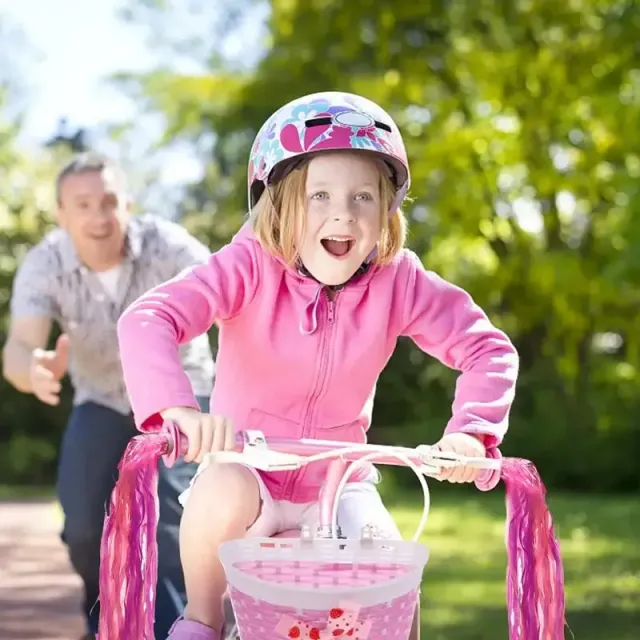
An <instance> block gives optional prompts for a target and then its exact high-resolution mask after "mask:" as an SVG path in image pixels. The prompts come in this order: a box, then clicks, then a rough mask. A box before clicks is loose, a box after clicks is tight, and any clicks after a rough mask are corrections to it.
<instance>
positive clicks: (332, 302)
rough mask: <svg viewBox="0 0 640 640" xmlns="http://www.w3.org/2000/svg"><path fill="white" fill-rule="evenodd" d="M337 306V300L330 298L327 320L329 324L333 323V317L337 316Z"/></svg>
mask: <svg viewBox="0 0 640 640" xmlns="http://www.w3.org/2000/svg"><path fill="white" fill-rule="evenodd" d="M335 306H336V303H335V300H329V313H328V316H327V320H328V321H329V324H333V319H334V317H335V314H334V309H335Z"/></svg>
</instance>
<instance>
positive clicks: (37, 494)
mask: <svg viewBox="0 0 640 640" xmlns="http://www.w3.org/2000/svg"><path fill="white" fill-rule="evenodd" d="M54 497H55V491H54V489H53V488H52V487H29V486H24V487H21V486H17V487H16V486H12V485H6V484H0V500H36V499H46V500H48V499H50V498H54Z"/></svg>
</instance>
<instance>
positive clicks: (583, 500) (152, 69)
mask: <svg viewBox="0 0 640 640" xmlns="http://www.w3.org/2000/svg"><path fill="white" fill-rule="evenodd" d="M331 89H341V90H346V91H353V92H356V93H361V94H364V95H366V96H367V97H369V98H371V99H373V100H375V101H377V102H379V103H380V104H381V105H383V106H384V107H385V108H386V109H387V110H389V111H390V113H391V114H392V115H393V117H394V118H395V119H396V121H397V122H398V124H399V126H400V128H401V129H402V131H403V134H404V136H405V141H406V143H407V146H408V150H409V154H410V160H411V162H412V173H413V180H412V194H411V195H412V197H413V201H412V202H411V203H410V204H409V205H408V206H407V209H406V213H407V215H408V216H409V218H410V221H411V223H410V246H411V248H412V249H414V250H415V251H416V252H418V254H419V255H420V256H421V257H422V260H423V262H424V264H425V265H426V266H427V267H428V268H431V269H433V270H435V271H437V272H439V273H440V274H441V275H442V276H444V277H445V278H448V279H450V280H451V281H453V282H455V283H457V284H460V285H461V286H463V287H465V288H466V289H467V290H469V291H470V292H471V293H472V294H473V296H474V297H475V299H476V301H477V302H478V303H479V304H480V305H481V306H483V307H484V308H485V309H486V310H487V312H488V313H489V314H490V316H491V317H492V319H493V320H494V321H495V322H496V323H497V324H498V325H499V326H500V327H501V328H503V329H504V330H505V331H506V332H507V333H508V334H509V335H510V336H511V338H512V339H513V341H514V342H515V344H516V345H517V347H518V350H519V352H520V355H521V376H520V382H519V388H518V394H517V400H516V403H515V405H514V409H513V414H512V419H511V428H510V432H509V434H508V437H507V440H506V442H505V445H504V448H503V451H504V453H505V454H507V455H517V456H520V457H525V458H529V459H531V460H533V461H534V462H535V464H536V466H537V467H538V469H539V471H540V473H541V475H542V477H543V479H544V481H545V483H546V485H547V487H548V490H549V502H550V504H551V507H552V510H553V513H554V517H555V520H556V526H557V530H558V533H559V535H560V537H561V542H562V549H563V554H564V558H565V564H566V582H567V591H568V624H569V627H570V630H571V631H572V632H573V634H574V635H575V637H576V638H577V639H585V640H587V639H588V640H627V639H628V640H631V639H632V638H638V637H640V540H639V538H640V498H639V490H640V464H639V458H640V427H639V426H638V418H639V417H640V0H565V1H564V2H557V0H476V1H475V2H473V1H471V0H428V1H427V0H424V1H423V2H416V1H415V0H358V2H355V1H354V2H346V1H343V2H340V1H338V0H271V2H265V1H262V0H217V1H216V2H211V1H208V2H206V1H204V0H202V1H199V0H93V2H89V1H86V0H85V1H83V0H58V1H57V2H52V1H50V0H21V1H20V2H17V1H16V0H0V318H1V322H0V334H2V335H0V340H2V341H3V342H4V338H5V331H6V317H7V309H8V300H9V294H10V287H11V282H12V278H13V275H14V273H15V269H16V266H17V265H18V264H19V262H20V260H21V257H22V256H23V255H24V253H25V251H26V250H27V248H29V247H30V246H32V245H33V244H35V243H36V242H37V241H38V240H39V238H40V237H41V236H42V234H43V232H44V231H45V230H46V229H47V228H48V227H49V226H50V225H51V224H52V217H51V214H52V204H53V177H54V176H55V173H56V171H57V169H58V168H59V167H60V163H61V162H63V160H65V159H66V158H67V157H68V156H69V155H70V154H71V153H73V152H74V151H78V150H82V149H96V150H99V151H104V152H106V153H109V154H110V155H112V156H113V157H114V158H116V159H117V160H119V161H120V162H121V163H122V164H123V165H124V167H125V168H126V170H127V171H128V173H129V177H130V180H131V183H132V184H133V185H134V188H135V196H136V201H137V206H138V209H139V210H140V211H149V212H153V213H156V214H157V215H160V216H167V217H170V218H173V219H179V220H180V221H181V223H182V224H184V225H185V226H186V227H188V228H189V229H190V230H192V231H194V232H195V233H196V234H197V235H198V236H199V237H200V238H201V239H203V240H204V241H205V242H207V244H208V245H209V246H210V247H211V248H212V250H215V249H216V248H218V247H220V246H221V245H222V244H224V243H225V242H227V241H228V240H229V239H230V237H231V235H232V234H233V233H234V232H235V231H236V230H237V229H238V228H239V226H240V224H241V222H242V220H243V217H244V215H245V213H246V189H245V184H246V182H245V181H246V162H247V158H248V151H249V147H250V144H251V142H252V139H253V137H254V135H255V134H256V132H257V129H258V128H259V126H260V125H261V124H262V122H263V121H264V120H265V119H266V118H267V117H268V115H270V113H271V112H272V111H273V110H275V109H276V108H277V107H279V106H280V105H282V104H283V103H284V102H286V101H288V100H289V99H293V98H295V97H298V96H300V95H302V94H306V93H309V92H313V91H320V90H331ZM211 340H212V344H213V345H214V346H215V343H216V336H215V334H214V332H212V335H211ZM455 377H456V374H455V372H452V371H449V370H447V369H446V368H444V367H443V366H442V365H440V364H439V363H437V362H434V361H433V360H431V359H429V358H428V357H426V356H425V355H423V354H422V353H421V352H419V351H418V350H417V349H416V348H414V347H413V345H412V344H410V343H401V344H400V345H399V347H398V349H397V352H396V354H395V355H394V357H393V359H392V361H391V363H390V365H389V366H388V368H387V370H386V371H385V373H384V375H383V376H382V379H381V381H380V384H379V386H378V393H377V398H376V407H375V416H374V417H375V427H374V428H373V431H372V438H373V439H374V440H375V441H378V442H393V443H402V444H417V443H421V442H432V441H435V440H436V439H437V438H438V437H439V435H440V434H441V431H442V429H443V427H444V424H445V423H446V421H447V419H448V416H449V413H450V406H451V400H452V392H453V384H454V381H455ZM0 385H1V386H0V485H1V488H0V492H1V494H2V497H3V498H4V499H5V502H4V503H3V504H2V506H0V638H2V639H3V640H19V639H20V638H25V639H26V638H49V637H51V638H69V637H71V636H70V633H71V632H69V631H64V629H63V630H62V631H61V632H60V633H61V635H51V634H53V633H57V632H58V631H57V630H59V629H62V627H63V626H64V624H66V622H65V623H63V622H60V621H62V620H63V618H61V617H56V616H60V615H62V613H61V612H64V611H66V612H67V613H68V612H69V611H70V613H69V615H71V616H75V614H76V609H77V606H76V603H75V601H74V597H76V596H74V593H75V592H74V589H75V588H76V585H75V583H73V581H71V582H69V581H68V580H66V578H64V576H63V574H64V562H63V563H62V565H60V566H62V569H55V570H54V569H51V567H49V565H46V562H50V561H51V558H52V557H54V555H55V554H56V553H58V551H57V545H58V542H57V539H56V537H55V536H56V535H57V529H58V528H59V526H58V524H57V515H56V511H55V503H54V502H52V489H51V484H52V480H53V478H54V474H55V468H56V460H57V451H58V445H59V438H60V434H61V432H62V428H63V426H64V424H65V421H66V417H67V413H68V408H69V404H68V401H69V397H68V395H67V397H66V399H65V403H63V404H62V406H60V407H57V408H55V409H51V408H49V407H45V406H44V405H41V404H40V403H39V402H37V401H36V400H35V399H34V398H32V397H29V396H25V395H21V394H20V393H18V392H16V391H15V390H14V389H13V388H12V387H10V385H9V384H7V383H6V382H5V381H1V382H0ZM384 477H385V482H384V489H383V490H384V492H385V495H386V498H387V500H388V501H389V503H390V504H391V505H392V506H393V509H394V512H395V514H396V516H397V517H398V519H399V521H400V522H401V524H402V527H403V530H405V531H406V532H407V533H408V534H410V533H411V530H412V528H413V527H415V526H416V525H417V520H418V516H419V513H418V507H419V504H420V497H419V494H418V493H416V492H415V491H414V490H415V486H417V485H415V480H413V479H412V478H411V476H410V475H409V474H405V473H403V472H395V473H392V472H390V471H387V472H385V475H384ZM414 485H415V486H414ZM433 493H434V496H433V503H434V505H433V511H432V516H431V520H430V523H429V525H428V527H427V531H426V533H425V537H424V541H425V542H426V544H428V545H429V546H430V547H431V552H432V558H431V560H430V564H429V566H428V567H427V570H426V572H425V586H424V589H425V603H424V612H423V626H424V633H425V637H426V638H429V639H430V640H449V639H451V640H459V639H462V638H468V639H476V638H477V639H486V640H489V639H491V640H496V639H500V638H506V637H507V632H506V618H505V611H504V601H505V599H504V598H505V596H504V584H503V583H504V567H505V551H504V546H503V526H504V524H503V523H504V504H503V496H504V492H503V489H502V488H499V489H497V490H496V491H494V492H493V493H492V494H488V495H485V494H478V493H477V492H474V491H473V490H472V489H469V488H462V487H454V486H441V485H439V486H434V487H433ZM35 498H37V500H35ZM28 500H34V502H33V504H34V505H36V504H37V505H40V506H41V507H42V505H45V507H46V511H40V512H38V513H40V514H41V517H40V516H38V517H36V516H33V517H27V518H26V519H23V520H20V523H19V525H18V524H17V522H18V521H17V520H16V518H17V517H18V516H17V515H16V514H17V513H18V512H17V511H15V508H16V505H17V504H18V503H19V501H22V502H25V501H28ZM43 508H44V507H43ZM20 513H23V512H20ZM34 513H35V512H34ZM42 514H46V516H45V515H42ZM52 514H53V515H52ZM47 518H48V519H47ZM36 520H37V524H39V525H41V529H39V530H38V532H35V533H34V531H35V530H34V529H33V526H34V523H35V521H36ZM43 523H45V524H46V523H48V524H46V526H45V524H43ZM30 527H31V528H30ZM47 527H48V528H47ZM12 532H13V533H12ZM16 532H18V533H16ZM12 536H13V537H12ZM30 536H31V537H30ZM16 537H18V538H20V539H18V540H16ZM27 540H31V543H29V544H31V546H30V547H29V548H28V549H27V550H26V551H25V547H24V544H26V542H25V541H27ZM20 544H23V547H20ZM38 545H41V546H42V545H45V546H44V547H42V548H45V549H47V551H46V552H42V549H40V551H39V550H38V549H39V547H38ZM47 545H50V546H47ZM38 553H40V555H38ZM11 554H14V555H13V556H12V555H11ZM15 554H22V555H21V556H20V557H21V558H23V560H21V561H20V562H19V563H16V562H12V561H11V558H14V560H15V557H17V556H16V555H15ZM38 558H39V560H38ZM45 565H46V566H45ZM47 567H49V568H47ZM49 569H51V572H49ZM56 571H57V572H58V573H55V572H56ZM11 580H14V583H15V584H18V582H16V581H21V582H20V583H19V584H20V586H19V588H20V590H21V591H20V594H19V597H17V596H16V591H15V590H16V589H18V587H17V586H13V585H14V583H12V582H11ZM45 587H46V589H45ZM43 589H44V590H43ZM38 590H39V591H38ZM43 593H44V594H45V595H43ZM9 597H11V599H12V600H11V602H12V603H13V604H11V605H9V604H7V602H9V600H8V598H9ZM38 598H40V599H41V602H45V601H46V602H49V605H47V607H49V608H47V607H45V606H44V605H43V606H40V607H36V606H35V605H33V603H34V602H36V600H37V599H38ZM18 601H20V602H21V603H23V605H24V607H23V608H21V609H20V611H21V613H20V616H22V617H23V618H24V616H26V615H28V616H30V617H34V618H35V617H37V616H40V617H42V618H43V620H44V622H43V626H42V629H43V630H42V631H39V632H36V631H34V632H28V633H33V635H28V634H27V635H25V634H26V633H27V632H24V631H18V627H17V626H13V627H11V626H10V625H9V622H7V621H8V620H9V619H10V618H11V617H12V615H13V617H14V618H15V615H17V614H16V613H15V612H16V611H17V609H16V607H17V605H16V602H18ZM56 602H57V603H58V604H57V605H56V607H57V609H55V607H54V606H53V605H51V603H56ZM3 603H4V604H3ZM30 603H31V604H30ZM31 605H33V606H31ZM30 606H31V609H30V608H29V607H30ZM28 611H30V612H31V613H29V614H27V613H26V612H28ZM12 612H13V613H12ZM65 615H66V614H65ZM2 616H4V618H3V617H2ZM47 616H49V617H47ZM65 620H66V618H65ZM3 624H4V625H5V627H3ZM18 626H19V625H18ZM10 629H11V630H10ZM45 630H46V631H45ZM65 633H66V635H65ZM20 634H22V635H20ZM47 634H49V635H47ZM567 637H571V634H570V632H569V631H567Z"/></svg>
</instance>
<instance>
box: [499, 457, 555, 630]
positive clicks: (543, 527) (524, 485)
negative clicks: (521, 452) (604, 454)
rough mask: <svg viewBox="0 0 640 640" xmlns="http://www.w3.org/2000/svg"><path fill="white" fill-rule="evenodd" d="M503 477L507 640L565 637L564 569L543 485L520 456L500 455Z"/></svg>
mask: <svg viewBox="0 0 640 640" xmlns="http://www.w3.org/2000/svg"><path fill="white" fill-rule="evenodd" d="M502 480H503V481H504V483H505V486H506V492H507V497H506V501H507V556H508V566H507V613H508V617H509V621H508V622H509V640H564V625H565V594H564V571H563V567H562V559H561V556H560V545H559V543H558V541H557V539H556V537H555V535H554V531H553V522H552V519H551V514H550V512H549V509H548V507H547V504H546V501H545V495H546V489H545V487H544V484H543V483H542V480H541V479H540V476H539V475H538V472H537V470H536V468H535V467H534V466H533V464H531V462H529V461H528V460H522V459H519V458H504V459H503V461H502Z"/></svg>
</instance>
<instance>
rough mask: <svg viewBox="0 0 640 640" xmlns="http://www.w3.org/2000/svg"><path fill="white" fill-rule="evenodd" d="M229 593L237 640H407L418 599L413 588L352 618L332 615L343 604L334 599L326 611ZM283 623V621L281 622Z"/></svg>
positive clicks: (236, 592) (364, 609) (359, 612)
mask: <svg viewBox="0 0 640 640" xmlns="http://www.w3.org/2000/svg"><path fill="white" fill-rule="evenodd" d="M229 593H230V596H231V601H232V603H233V610H234V612H235V616H236V624H237V625H238V632H239V634H240V638H241V640H280V639H281V638H283V639H285V640H286V639H292V640H334V639H335V638H336V637H344V638H348V639H349V640H382V639H383V638H384V640H407V638H408V637H409V632H410V631H411V624H412V622H413V616H414V612H415V609H416V604H417V602H418V595H419V590H418V589H413V590H411V591H409V592H407V593H405V594H404V595H402V596H399V597H397V598H395V599H393V600H391V601H389V602H386V603H384V604H381V605H376V606H371V607H363V608H361V609H359V610H358V611H357V616H354V617H355V618H356V620H355V624H354V621H353V619H351V620H345V619H344V618H345V617H346V616H344V617H338V618H335V617H334V616H333V612H334V611H336V610H339V611H343V607H344V606H345V604H344V603H343V602H340V601H338V599H336V608H335V609H332V610H329V611H327V610H326V609H325V610H323V611H318V610H313V609H302V610H299V609H297V608H296V607H294V606H288V607H285V606H278V605H274V604H271V603H269V602H265V601H263V600H257V599H255V598H252V597H250V596H247V595H245V594H244V593H242V592H240V591H238V590H237V589H234V588H233V587H230V589H229ZM283 623H284V624H283Z"/></svg>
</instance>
